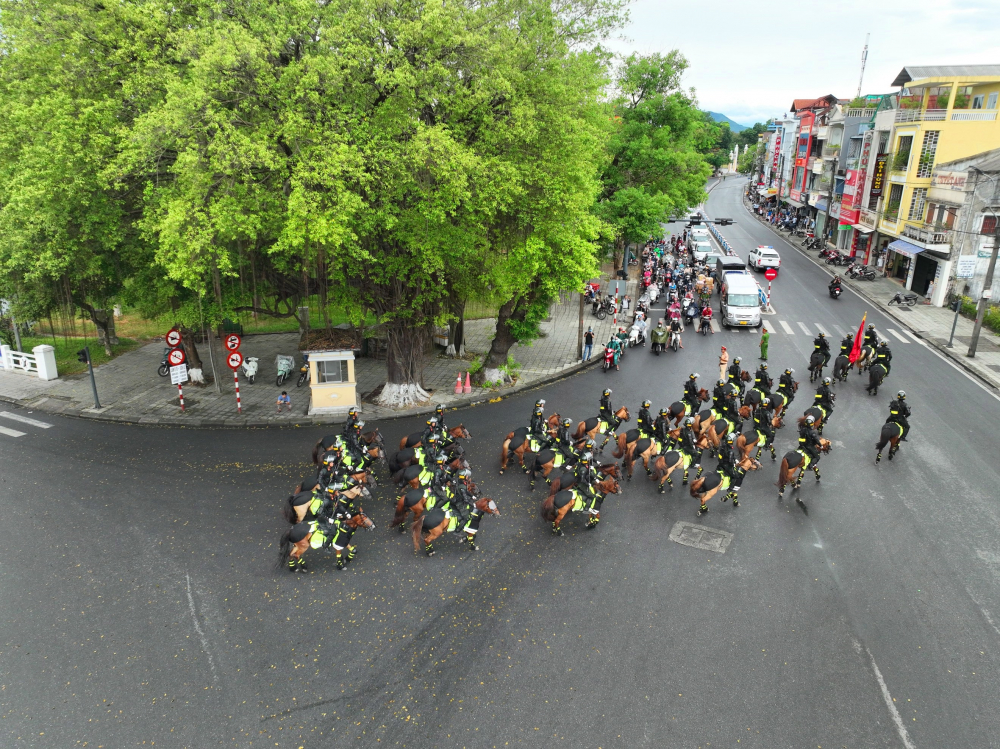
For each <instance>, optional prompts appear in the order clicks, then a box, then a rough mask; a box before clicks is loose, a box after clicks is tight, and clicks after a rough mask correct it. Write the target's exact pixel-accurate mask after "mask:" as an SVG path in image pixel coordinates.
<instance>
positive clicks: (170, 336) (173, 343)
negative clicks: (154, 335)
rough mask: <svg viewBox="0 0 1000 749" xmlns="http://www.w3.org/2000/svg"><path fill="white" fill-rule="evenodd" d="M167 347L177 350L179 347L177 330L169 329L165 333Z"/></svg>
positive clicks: (178, 332) (179, 333) (179, 334)
mask: <svg viewBox="0 0 1000 749" xmlns="http://www.w3.org/2000/svg"><path fill="white" fill-rule="evenodd" d="M167 345H168V346H170V348H177V347H178V346H180V345H181V332H180V331H179V330H178V329H177V328H171V329H170V330H169V332H168V333H167Z"/></svg>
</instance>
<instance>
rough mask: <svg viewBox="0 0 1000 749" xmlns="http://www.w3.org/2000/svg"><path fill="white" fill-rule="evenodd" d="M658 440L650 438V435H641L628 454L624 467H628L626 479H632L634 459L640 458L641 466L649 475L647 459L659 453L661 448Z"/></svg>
mask: <svg viewBox="0 0 1000 749" xmlns="http://www.w3.org/2000/svg"><path fill="white" fill-rule="evenodd" d="M661 449H662V448H661V446H660V442H659V440H655V439H652V438H651V437H643V438H642V439H640V440H638V441H637V442H636V443H635V446H634V448H633V450H632V452H631V454H630V455H629V456H628V460H627V461H626V464H625V467H626V468H627V469H628V480H629V481H631V480H632V471H633V469H634V468H635V461H636V460H637V459H638V460H641V461H642V466H643V468H645V469H646V475H647V476H648V475H649V472H650V471H649V461H650V460H653V459H654V458H656V456H657V455H659V454H660V450H661Z"/></svg>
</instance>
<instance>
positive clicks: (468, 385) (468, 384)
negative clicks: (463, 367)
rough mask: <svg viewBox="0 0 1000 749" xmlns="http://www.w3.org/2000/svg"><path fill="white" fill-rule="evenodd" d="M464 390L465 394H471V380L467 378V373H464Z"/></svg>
mask: <svg viewBox="0 0 1000 749" xmlns="http://www.w3.org/2000/svg"><path fill="white" fill-rule="evenodd" d="M464 390H465V392H466V393H471V392H472V378H471V377H469V373H468V372H466V373H465V388H464Z"/></svg>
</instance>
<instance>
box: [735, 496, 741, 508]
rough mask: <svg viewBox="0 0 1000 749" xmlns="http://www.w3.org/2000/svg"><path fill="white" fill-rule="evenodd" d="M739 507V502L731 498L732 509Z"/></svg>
mask: <svg viewBox="0 0 1000 749" xmlns="http://www.w3.org/2000/svg"><path fill="white" fill-rule="evenodd" d="M739 506H740V501H739V500H738V499H736V498H735V497H734V498H733V507H739Z"/></svg>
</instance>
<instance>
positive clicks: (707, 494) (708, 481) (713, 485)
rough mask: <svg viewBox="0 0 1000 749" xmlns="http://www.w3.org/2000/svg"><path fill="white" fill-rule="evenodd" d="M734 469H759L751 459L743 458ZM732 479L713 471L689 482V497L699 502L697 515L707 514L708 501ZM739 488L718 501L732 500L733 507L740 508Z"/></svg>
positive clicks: (728, 484) (727, 487)
mask: <svg viewBox="0 0 1000 749" xmlns="http://www.w3.org/2000/svg"><path fill="white" fill-rule="evenodd" d="M736 467H737V468H739V469H740V470H742V471H744V472H746V471H756V470H757V469H758V468H760V463H758V462H757V461H756V460H753V459H751V458H744V459H743V460H741V461H740V462H739V463H737V464H736ZM731 482H732V479H730V478H729V476H728V474H725V473H723V472H722V471H719V470H715V471H712V472H711V473H708V474H705V475H704V476H702V477H700V478H696V479H695V480H694V481H692V482H691V496H692V497H694V498H695V499H697V500H699V501H700V503H701V506H700V507H699V508H698V515H704V514H705V513H706V512H708V500H710V499H711V498H712V497H714V496H715V495H716V494H718V493H719V492H720V491H726V489H729V487H730V485H731ZM738 495H739V487H734V488H733V489H732V490H731V491H729V493H728V494H723V495H722V497H720V500H721V501H723V502H725V501H726V500H727V499H732V500H733V507H739V506H740V500H739V496H738Z"/></svg>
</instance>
